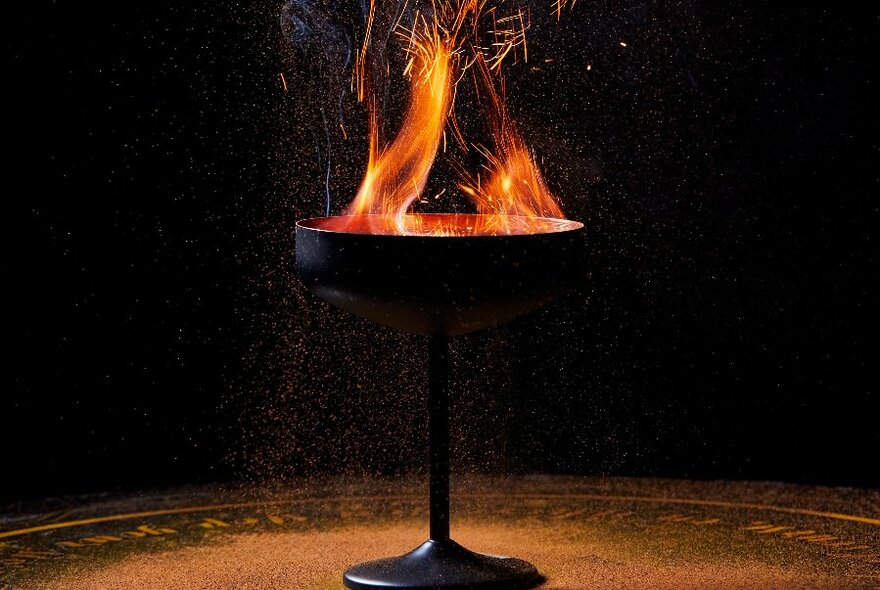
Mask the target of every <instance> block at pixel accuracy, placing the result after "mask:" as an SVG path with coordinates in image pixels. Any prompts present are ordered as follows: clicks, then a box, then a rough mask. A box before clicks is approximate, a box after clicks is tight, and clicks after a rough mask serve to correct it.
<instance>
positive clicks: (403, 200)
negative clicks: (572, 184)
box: [340, 0, 564, 236]
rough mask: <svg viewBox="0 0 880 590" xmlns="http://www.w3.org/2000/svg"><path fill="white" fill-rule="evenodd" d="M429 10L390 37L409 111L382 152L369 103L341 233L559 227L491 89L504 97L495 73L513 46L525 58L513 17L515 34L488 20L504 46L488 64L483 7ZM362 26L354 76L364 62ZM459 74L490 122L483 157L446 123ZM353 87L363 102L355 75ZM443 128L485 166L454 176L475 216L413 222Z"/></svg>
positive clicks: (548, 196) (549, 198) (446, 5)
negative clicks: (400, 60) (360, 172)
mask: <svg viewBox="0 0 880 590" xmlns="http://www.w3.org/2000/svg"><path fill="white" fill-rule="evenodd" d="M434 6H435V10H434V12H433V15H434V16H433V18H431V19H430V20H428V19H426V18H425V17H424V16H418V17H416V24H415V26H414V27H413V28H412V29H411V30H408V29H400V28H399V30H398V31H397V33H398V35H399V36H400V37H401V38H402V39H403V40H404V42H405V44H406V51H407V52H408V55H409V58H410V59H409V61H408V63H407V66H406V69H405V70H404V74H405V75H406V76H407V77H408V78H409V85H410V100H409V105H408V108H407V110H406V113H405V115H404V118H403V122H402V124H401V126H400V130H399V132H398V133H397V135H396V136H395V137H394V139H393V140H392V141H391V142H390V143H387V144H383V143H382V142H381V139H380V133H379V129H380V124H379V123H380V113H379V110H378V108H377V106H376V101H375V100H374V99H370V103H369V104H370V113H371V114H370V151H369V161H368V163H367V170H366V173H365V175H364V178H363V180H362V182H361V186H360V188H359V190H358V193H357V196H356V197H355V199H354V201H353V202H352V204H351V205H350V206H349V207H348V209H347V211H346V213H347V215H346V216H344V217H342V218H340V219H343V220H345V222H344V223H347V224H348V227H347V228H344V229H343V231H350V232H356V233H374V234H396V235H450V236H462V235H502V234H525V233H543V232H547V231H559V230H558V229H554V228H558V227H560V226H559V221H560V220H563V219H564V215H563V213H562V209H561V208H560V207H559V204H558V203H557V201H556V198H555V197H554V196H553V194H552V193H551V192H550V190H549V189H548V188H547V185H546V183H545V181H544V178H543V176H542V175H541V172H540V170H539V169H538V167H537V166H536V164H535V161H534V157H533V155H532V153H531V151H530V150H529V149H528V147H527V146H526V144H525V141H524V140H523V138H522V136H521V135H520V134H519V132H518V130H517V127H516V125H515V124H514V122H513V121H512V120H511V118H510V117H509V115H508V113H507V110H506V108H505V100H504V95H503V90H502V91H498V90H497V89H496V86H497V85H500V86H501V88H502V89H503V80H500V65H501V61H502V60H503V59H504V57H505V56H506V55H508V54H510V53H511V51H512V50H513V49H515V48H516V47H518V46H519V45H522V46H523V55H524V58H525V56H526V55H527V53H526V50H525V45H524V44H525V23H524V20H523V15H522V12H520V13H519V16H518V18H519V23H520V26H521V27H522V28H521V30H520V33H519V34H517V33H515V30H514V29H511V30H506V29H505V30H504V31H503V33H504V34H500V33H499V29H498V25H497V23H498V19H497V17H496V15H495V14H494V12H492V19H493V22H494V23H495V24H494V29H493V32H494V35H495V38H496V39H498V38H501V39H503V41H501V42H496V43H494V44H493V45H494V46H495V47H494V50H493V54H492V55H489V56H487V55H486V54H485V50H484V49H482V48H481V47H480V41H479V38H478V36H479V35H478V31H479V30H480V29H479V27H480V24H481V23H482V22H483V17H482V15H481V11H483V10H484V9H485V8H486V2H485V0H482V1H480V2H477V1H476V0H473V1H469V0H465V1H464V2H462V3H453V2H449V1H447V2H443V3H439V4H435V5H434ZM494 10H495V9H494V8H493V9H491V11H494ZM484 14H485V13H484ZM511 18H512V17H511ZM506 20H507V21H510V20H511V19H506ZM514 20H515V19H514ZM370 23H372V18H371V19H370ZM466 25H468V26H466ZM369 26H370V25H368V32H367V37H366V41H365V45H364V50H363V51H362V55H361V57H360V61H359V64H360V65H359V66H358V67H360V68H363V60H364V59H365V58H364V56H365V55H366V54H367V43H368V42H369ZM463 31H468V33H467V35H469V36H470V35H472V37H473V38H472V39H471V43H470V44H468V43H465V42H464V41H463V39H464V38H465V35H464V34H463ZM511 31H514V32H511ZM499 35H500V37H499ZM468 68H473V71H474V72H475V75H474V76H473V79H474V81H475V84H477V85H478V86H479V95H480V96H481V97H482V98H481V104H482V107H483V110H484V111H485V114H486V119H487V121H488V122H489V131H490V132H491V135H492V144H493V148H492V149H490V148H488V147H486V146H483V145H476V144H471V146H468V144H467V142H466V141H465V139H464V137H463V136H462V134H461V131H460V130H459V128H458V125H457V123H456V121H455V119H454V113H453V110H452V107H453V102H454V98H455V94H456V93H455V90H456V84H457V83H458V81H459V80H461V79H463V78H464V76H463V74H464V72H465V71H466V70H467V69H468ZM496 78H498V80H497V81H496ZM357 87H358V93H359V95H360V96H363V94H364V90H363V89H364V80H363V70H361V71H360V77H359V78H358V84H357ZM450 123H451V124H450ZM447 127H449V128H450V130H451V131H452V134H453V136H454V137H455V140H456V141H457V143H458V145H459V146H460V147H461V148H462V149H463V150H464V151H468V150H470V149H475V150H477V152H478V153H479V154H481V155H482V156H483V157H484V159H485V161H486V163H485V164H484V165H483V168H484V171H483V174H476V175H471V174H469V173H468V172H466V171H462V173H461V176H462V179H461V182H460V183H459V187H458V188H459V189H460V190H461V191H462V192H463V193H464V194H466V195H467V196H468V197H469V198H470V200H471V201H472V203H473V204H474V208H475V209H476V213H477V215H457V214H450V215H417V214H414V213H413V211H412V207H413V204H414V203H416V202H418V200H419V199H420V198H421V195H422V193H423V191H424V189H425V185H426V183H427V180H428V175H429V173H430V170H431V167H432V166H433V164H434V160H435V158H436V157H437V154H438V151H439V149H440V146H441V144H442V145H443V146H444V151H445V146H446V131H447ZM486 173H488V174H486ZM340 223H342V222H340Z"/></svg>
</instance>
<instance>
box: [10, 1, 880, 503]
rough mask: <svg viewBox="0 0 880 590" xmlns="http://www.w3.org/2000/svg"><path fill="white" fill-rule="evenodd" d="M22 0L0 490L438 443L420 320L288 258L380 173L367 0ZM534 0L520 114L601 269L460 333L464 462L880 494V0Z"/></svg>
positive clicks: (439, 178) (305, 461)
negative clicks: (112, 0) (304, 232)
mask: <svg viewBox="0 0 880 590" xmlns="http://www.w3.org/2000/svg"><path fill="white" fill-rule="evenodd" d="M18 4H20V5H21V6H18V7H16V8H13V9H11V11H12V13H11V16H8V17H7V18H6V19H4V28H5V29H6V31H5V32H4V40H5V43H6V54H7V58H11V59H9V60H8V63H9V66H8V67H7V69H6V71H5V73H4V76H3V78H4V82H3V95H4V102H5V103H6V107H5V109H4V112H5V121H4V134H3V137H4V140H5V144H6V145H5V147H6V149H7V150H8V151H9V152H10V154H9V155H8V156H7V157H6V159H5V160H4V168H5V170H4V174H3V181H4V182H3V185H4V187H5V189H4V191H3V192H4V206H5V208H6V213H5V214H4V215H3V220H4V225H5V228H6V230H5V232H4V234H5V237H6V247H5V248H4V256H3V269H2V271H3V277H4V281H3V283H4V292H5V293H6V295H7V303H6V305H5V310H6V314H7V320H6V323H7V325H9V326H10V328H9V329H8V330H7V331H5V333H6V335H7V337H6V339H5V341H6V347H7V348H8V350H7V352H6V354H4V367H5V368H4V371H3V374H4V377H5V379H4V382H5V383H7V385H6V386H4V387H3V391H2V394H0V396H2V397H0V449H2V455H0V456H2V463H0V482H2V485H0V499H3V500H7V501H8V500H15V499H22V498H29V497H43V496H48V495H57V494H67V493H78V492H91V491H101V490H112V489H141V488H151V487H160V486H165V485H176V484H180V483H187V482H201V481H226V480H231V479H240V478H266V477H268V478H272V477H281V476H287V475H296V474H306V475H308V474H317V473H328V472H339V471H342V472H367V473H373V472H379V473H398V472H406V471H410V470H412V469H419V468H420V465H421V463H422V458H423V447H422V438H421V432H422V430H421V428H422V425H423V415H424V412H423V409H424V406H423V403H424V400H423V396H422V394H421V389H420V388H422V387H423V383H424V366H423V364H424V354H425V351H424V348H423V343H422V342H421V341H420V340H419V339H418V338H415V337H411V336H405V335H398V334H393V333H391V332H388V331H385V330H384V329H381V328H378V327H374V326H371V325H369V324H367V323H365V322H362V321H360V320H357V319H354V318H350V317H348V316H346V315H345V314H343V313H341V312H337V311H335V310H332V309H330V308H328V307H327V306H325V305H324V304H323V303H320V302H318V301H315V300H314V299H313V298H312V297H310V296H309V295H308V294H306V293H305V292H304V291H303V289H302V288H301V287H300V286H299V285H298V283H297V282H296V279H295V275H294V272H293V268H292V260H293V259H292V252H293V250H292V248H293V242H292V239H293V237H292V231H291V230H292V223H293V222H294V221H295V220H296V219H297V218H299V217H302V216H314V215H320V214H321V213H322V211H323V208H324V206H325V200H324V199H325V195H324V191H325V188H326V187H325V180H326V179H325V174H326V171H327V163H328V162H327V154H328V152H327V149H328V146H329V150H330V151H329V154H330V172H331V174H330V181H329V188H330V190H331V195H332V197H331V204H332V208H333V209H334V211H337V212H338V211H341V210H342V208H343V207H344V205H345V204H346V202H347V201H348V200H349V199H350V196H351V195H352V194H353V191H354V190H355V189H356V187H357V184H358V181H359V175H360V174H361V173H362V168H363V165H364V161H365V157H366V149H365V140H364V133H365V116H364V112H363V106H362V105H358V104H357V103H356V102H355V101H354V100H353V99H352V97H351V95H350V94H349V93H345V92H343V94H342V95H341V96H342V98H341V101H340V98H339V97H340V94H339V89H340V88H344V87H345V85H346V84H347V82H348V71H347V70H345V69H344V68H342V67H341V66H340V63H341V60H343V58H344V56H343V54H344V46H345V44H346V43H347V39H349V38H352V36H353V38H357V37H356V35H357V33H358V31H359V30H361V29H359V28H358V27H362V23H361V20H360V14H359V12H358V11H357V10H356V9H353V8H352V7H351V6H344V5H342V4H340V5H339V6H340V7H341V8H339V10H343V9H344V11H345V12H340V11H336V12H334V11H333V10H331V8H332V7H331V5H330V4H329V3H320V2H318V3H313V4H309V5H306V4H298V5H292V8H291V7H289V9H290V11H291V12H290V14H292V15H293V16H294V17H296V16H297V15H299V17H302V16H303V15H304V14H306V13H307V16H308V17H309V18H310V19H311V20H309V21H308V25H309V26H308V27H307V28H306V29H303V30H301V31H300V33H297V35H293V34H292V33H291V29H290V28H289V27H288V28H287V29H282V27H281V26H280V24H279V15H280V14H281V11H282V7H281V4H278V3H265V4H256V3H253V4H248V3H239V4H231V3H226V4H224V3H219V4H216V3H215V4H211V5H210V6H208V5H204V6H202V5H185V3H176V4H173V5H165V4H162V3H141V4H138V3H117V4H115V5H112V6H105V7H94V6H93V7H89V6H81V4H82V3H74V2H67V1H64V0H58V1H57V2H53V3H48V2H31V3H18ZM755 4H757V3H755ZM305 6H311V8H310V9H309V10H308V11H305V8H304V7H305ZM780 10H781V11H783V12H780ZM298 11H299V12H298ZM304 11H305V12H304ZM545 12H546V7H544V5H543V3H537V4H536V5H535V7H534V8H533V30H531V31H530V53H531V55H530V62H529V64H516V65H513V66H511V67H510V70H509V72H508V82H509V86H510V88H509V94H510V96H511V105H510V108H511V112H512V113H513V115H514V116H515V117H517V120H518V121H519V122H520V123H521V127H522V129H523V132H524V134H525V135H526V137H527V140H528V141H529V142H530V144H531V145H532V146H533V147H534V149H535V151H536V154H538V155H539V156H542V157H543V160H544V170H545V173H546V176H547V180H548V183H549V184H550V186H551V187H552V188H553V190H554V191H555V192H556V193H557V194H559V195H560V196H561V198H562V200H563V207H564V209H565V210H566V212H567V213H568V215H569V216H570V217H572V218H576V219H579V220H582V221H584V222H585V224H586V226H587V232H586V236H585V239H586V241H587V247H588V251H589V254H590V256H589V260H590V262H589V264H588V268H585V269H584V273H585V274H588V275H589V277H590V282H589V284H590V287H589V288H588V289H586V290H585V291H583V292H579V293H574V294H572V295H570V296H567V297H566V298H565V299H564V300H562V301H560V302H559V303H558V304H556V305H554V306H552V307H551V308H548V309H546V310H543V311H541V312H539V313H538V314H536V315H533V316H531V317H528V318H524V319H522V320H519V321H517V322H514V323H513V324H511V325H509V326H505V327H503V328H501V329H498V330H495V331H491V332H487V333H485V334H477V335H473V336H469V337H467V338H463V339H461V340H460V341H459V342H458V343H457V344H456V345H455V348H454V350H453V360H454V365H455V374H454V391H455V392H456V393H455V400H454V401H455V407H456V410H455V412H456V425H455V428H456V431H457V440H458V443H457V448H456V461H457V464H458V467H457V468H458V469H461V470H479V471H487V470H488V471H504V472H535V471H540V472H566V473H585V474H612V475H651V476H667V477H690V478H737V479H759V480H768V479H769V480H780V481H791V482H804V483H811V484H831V485H853V486H871V487H880V469H878V464H880V461H878V449H880V434H878V433H880V429H878V403H877V395H878V393H877V379H876V373H875V366H876V358H875V356H873V355H871V354H869V347H870V343H871V341H872V340H874V339H875V338H876V333H877V324H876V312H875V311H874V308H875V305H876V302H877V296H878V292H877V288H876V286H875V285H874V282H875V281H874V280H872V279H875V277H876V276H877V265H876V262H877V260H876V223H877V220H878V202H877V195H878V170H880V168H878V166H877V155H878V144H877V129H876V126H877V116H876V107H875V104H874V101H873V100H872V99H871V96H872V95H873V90H874V86H875V85H876V79H875V78H874V77H873V70H872V69H871V68H869V61H870V57H871V55H872V54H873V53H874V52H875V48H874V47H873V46H872V41H873V40H874V39H876V37H877V32H878V30H877V29H878V15H877V14H876V13H871V12H867V11H865V12H862V13H859V12H858V11H857V10H854V9H850V8H847V9H846V10H844V9H842V8H838V7H836V6H831V7H826V8H824V9H809V8H801V7H798V8H785V9H781V8H777V7H774V8H772V9H771V8H766V7H757V6H750V5H748V4H732V5H726V6H717V5H716V3H713V2H696V1H694V2H657V3H646V2H613V3H612V2H598V3H586V2H583V3H581V2H579V3H577V4H576V5H575V8H574V9H573V10H571V11H568V10H567V11H566V12H565V13H564V14H563V18H562V19H561V21H560V22H559V23H558V24H557V23H556V22H555V17H551V15H549V14H545ZM288 24H289V21H288ZM322 27H324V28H322ZM327 27H329V28H327ZM283 31H286V32H283ZM328 31H329V32H328ZM346 35H349V37H347V36H346ZM621 41H624V42H626V44H627V46H626V47H623V46H621V44H620V42H621ZM340 48H342V49H340ZM340 51H341V52H342V53H340ZM318 54H320V55H318ZM551 58H552V59H553V60H554V61H552V62H551V61H545V59H551ZM586 63H591V64H592V68H591V70H590V71H589V72H587V71H586V70H585V68H584V66H585V64H586ZM280 72H285V73H286V79H287V82H288V85H289V88H290V91H288V92H287V93H284V92H283V90H282V88H281V85H280V80H279V76H278V74H279V73H280ZM390 92H391V95H392V96H397V94H395V92H394V87H393V83H392V86H391V91H390ZM463 100H464V99H463ZM391 102H392V106H393V100H392V101H391ZM461 108H464V107H461ZM467 114H468V113H467V112H462V117H463V119H467ZM340 118H342V119H340ZM392 120H393V119H392ZM340 121H344V122H345V125H346V128H347V130H348V134H349V139H347V140H343V138H342V136H341V133H340V132H339V131H338V129H337V127H338V125H337V123H338V122H340ZM431 182H432V186H431V188H432V189H433V188H436V187H438V186H441V185H443V184H444V182H448V170H444V168H443V167H442V165H441V166H439V167H438V169H437V172H436V174H435V175H434V176H433V177H432V181H431ZM459 205H460V204H456V206H459Z"/></svg>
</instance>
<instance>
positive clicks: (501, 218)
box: [315, 213, 581, 237]
mask: <svg viewBox="0 0 880 590" xmlns="http://www.w3.org/2000/svg"><path fill="white" fill-rule="evenodd" d="M319 221H320V223H319V224H317V225H316V226H315V227H316V229H320V230H323V231H330V232H340V233H352V234H385V235H416V236H427V237H431V236H437V237H444V236H450V237H455V236H457V237H464V236H499V235H527V234H546V233H553V232H562V231H569V230H573V229H577V228H579V227H581V224H580V223H579V222H577V221H569V220H567V219H553V218H548V217H525V216H518V215H494V214H493V215H480V214H473V213H424V214H414V213H408V214H406V215H403V216H401V217H392V216H389V215H342V216H337V217H325V218H321V219H320V220H319ZM401 226H402V227H403V231H400V227H401Z"/></svg>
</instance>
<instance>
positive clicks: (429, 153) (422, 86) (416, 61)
mask: <svg viewBox="0 0 880 590" xmlns="http://www.w3.org/2000/svg"><path fill="white" fill-rule="evenodd" d="M423 27H424V28H423V29H421V30H417V29H416V28H414V29H413V30H412V31H411V36H410V46H409V49H408V50H409V52H410V60H409V62H408V64H407V67H406V73H407V74H408V75H409V76H410V80H411V82H410V88H411V95H410V101H409V106H408V108H407V111H406V114H405V116H404V119H403V124H402V126H401V129H400V132H399V133H398V134H397V137H395V138H394V141H392V142H391V144H390V145H388V146H386V147H384V148H382V149H380V148H379V120H378V111H377V109H376V107H375V103H373V104H372V105H371V109H370V111H371V114H370V156H369V161H368V163H367V172H366V174H365V175H364V179H363V181H362V182H361V186H360V189H358V193H357V196H356V197H355V199H354V201H353V202H352V204H351V205H350V206H349V208H348V213H349V214H350V215H369V214H373V215H381V216H388V217H391V218H393V219H395V226H396V228H397V231H398V232H399V233H407V232H406V224H405V223H404V220H403V217H404V215H406V212H407V210H408V209H409V207H410V205H412V203H413V202H414V201H415V200H416V199H418V198H419V196H420V195H421V194H422V191H423V190H424V188H425V183H426V182H427V181H428V174H429V173H430V171H431V166H432V165H433V164H434V158H435V156H436V155H437V150H438V148H439V147H440V141H441V140H442V139H443V131H444V129H445V128H446V120H447V118H448V116H449V108H450V104H451V97H452V86H453V85H452V59H453V57H452V50H451V48H450V47H449V41H448V40H446V39H444V38H443V37H442V36H441V31H440V29H439V28H438V27H436V26H434V27H428V25H427V24H426V23H424V22H423ZM383 225H385V224H383Z"/></svg>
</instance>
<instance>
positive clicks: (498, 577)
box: [343, 539, 544, 590]
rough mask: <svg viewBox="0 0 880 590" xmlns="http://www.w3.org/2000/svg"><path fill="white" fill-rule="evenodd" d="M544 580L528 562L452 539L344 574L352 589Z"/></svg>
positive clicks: (448, 588)
mask: <svg viewBox="0 0 880 590" xmlns="http://www.w3.org/2000/svg"><path fill="white" fill-rule="evenodd" d="M543 581H544V578H543V577H542V576H541V575H540V574H539V573H538V570H537V569H535V566H533V565H532V564H530V563H528V562H526V561H523V560H521V559H514V558H512V557H497V556H493V555H483V554H481V553H474V552H473V551H468V550H467V549H465V548H464V547H462V546H461V545H459V544H458V543H456V542H455V541H453V540H451V539H450V540H447V541H426V542H425V543H423V544H422V545H420V546H419V547H417V548H416V549H414V550H413V551H410V552H409V553H407V554H406V555H401V556H400V557H389V558H385V559H379V560H376V561H368V562H366V563H362V564H359V565H356V566H354V567H352V568H350V569H349V570H348V571H347V572H345V575H344V576H343V582H344V584H345V586H346V588H351V589H352V590H362V589H373V588H385V589H390V588H405V589H407V590H502V589H503V590H525V589H527V588H532V587H534V586H535V585H537V584H539V583H541V582H543Z"/></svg>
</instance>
